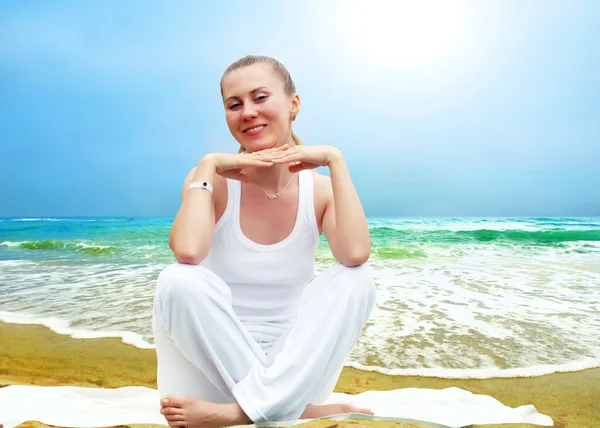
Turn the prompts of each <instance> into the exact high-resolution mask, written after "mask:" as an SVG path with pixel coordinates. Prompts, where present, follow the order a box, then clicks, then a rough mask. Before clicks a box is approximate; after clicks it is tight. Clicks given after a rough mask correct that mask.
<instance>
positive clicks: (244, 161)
mask: <svg viewBox="0 0 600 428" xmlns="http://www.w3.org/2000/svg"><path fill="white" fill-rule="evenodd" d="M287 148H288V144H284V145H283V146H280V147H274V148H272V149H265V150H260V151H257V152H253V153H211V154H209V155H206V156H205V157H204V158H202V160H203V161H207V162H211V163H212V164H213V165H214V167H215V172H216V173H217V174H219V175H221V176H223V177H227V178H232V179H234V180H239V181H243V182H246V183H247V182H250V177H249V176H248V175H247V174H245V173H244V169H245V168H250V167H255V168H269V167H271V166H273V162H272V161H271V160H272V159H273V158H274V157H276V156H278V155H279V153H281V152H283V151H285V150H286V149H287Z"/></svg>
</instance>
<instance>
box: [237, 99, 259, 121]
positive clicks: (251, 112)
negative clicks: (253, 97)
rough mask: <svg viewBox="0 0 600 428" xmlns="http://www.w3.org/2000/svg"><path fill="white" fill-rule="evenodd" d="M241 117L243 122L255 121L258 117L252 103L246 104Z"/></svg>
mask: <svg viewBox="0 0 600 428" xmlns="http://www.w3.org/2000/svg"><path fill="white" fill-rule="evenodd" d="M240 113H241V115H242V119H243V120H248V119H253V118H255V117H256V116H258V112H257V111H256V108H254V106H253V105H252V104H251V103H245V104H244V105H243V106H242V109H241V112H240Z"/></svg>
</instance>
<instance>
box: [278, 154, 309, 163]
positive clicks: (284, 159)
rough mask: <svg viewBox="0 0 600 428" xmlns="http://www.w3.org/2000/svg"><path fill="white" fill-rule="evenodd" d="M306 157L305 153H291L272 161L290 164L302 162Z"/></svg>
mask: <svg viewBox="0 0 600 428" xmlns="http://www.w3.org/2000/svg"><path fill="white" fill-rule="evenodd" d="M303 157H304V154H303V153H290V154H286V155H284V156H281V157H277V158H273V159H271V162H273V163H288V162H293V161H301V160H302V158H303Z"/></svg>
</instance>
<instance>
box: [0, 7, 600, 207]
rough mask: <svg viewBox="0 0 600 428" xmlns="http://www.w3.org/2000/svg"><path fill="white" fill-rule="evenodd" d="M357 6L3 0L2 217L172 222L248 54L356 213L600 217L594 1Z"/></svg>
mask: <svg viewBox="0 0 600 428" xmlns="http://www.w3.org/2000/svg"><path fill="white" fill-rule="evenodd" d="M363 4H364V5H366V6H361V4H360V3H357V2H352V1H348V2H342V1H329V2H322V3H319V2H316V1H315V2H302V3H298V2H293V3H292V2H266V1H265V2H261V1H254V2H238V1H228V2H226V3H222V2H214V4H213V3H212V2H211V3H210V6H209V3H208V2H206V3H205V2H187V3H186V2H177V3H176V4H175V3H168V2H148V1H143V2H142V1H138V2H133V1H132V2H120V1H102V2H100V1H97V2H75V1H65V2H45V1H44V2H43V1H39V2H36V1H28V2H19V1H12V2H3V3H2V5H1V6H0V141H1V144H2V148H1V151H0V153H1V155H0V201H1V202H0V216H2V217H9V216H17V217H19V216H174V215H175V214H176V212H177V209H178V208H179V203H180V195H181V185H182V182H183V179H184V177H185V175H186V173H187V172H188V171H189V169H190V168H191V167H192V166H193V165H195V164H196V163H197V161H198V160H199V159H200V158H201V157H202V156H203V155H204V154H206V153H209V152H214V151H221V152H227V151H230V152H233V151H236V150H237V144H236V142H235V140H234V139H233V137H232V136H231V135H230V134H229V132H228V130H227V126H226V123H225V118H224V111H223V106H222V103H221V99H220V94H219V80H220V78H221V74H222V72H223V71H224V69H225V68H226V67H227V66H228V65H229V64H230V63H231V62H233V61H235V60H237V59H238V58H240V57H242V56H244V55H246V54H249V53H252V54H264V55H270V56H273V57H275V58H277V59H279V60H280V61H281V62H283V63H284V64H285V65H286V66H287V67H288V69H289V70H290V72H291V74H292V77H293V78H294V80H295V83H296V87H297V90H298V93H299V94H300V96H301V100H302V108H301V112H300V115H299V116H298V119H297V120H296V122H295V123H294V131H295V132H296V133H297V134H298V135H299V136H300V138H302V139H303V140H304V141H305V143H306V144H314V145H321V144H330V145H335V146H337V147H339V148H340V149H341V150H342V152H343V153H344V154H345V156H346V159H347V163H348V165H349V167H350V172H351V174H352V178H353V180H354V183H355V185H356V188H357V190H358V192H359V195H360V196H361V200H362V201H363V205H364V207H365V210H366V212H367V215H370V216H593V215H600V167H599V163H600V161H599V160H600V73H598V70H600V50H599V49H598V47H597V46H598V44H599V43H600V3H599V2H596V1H588V2H583V1H573V2H567V1H526V2H523V1H516V0H515V1H486V2H479V1H471V2H468V1H460V2H459V1H456V2H451V3H450V4H451V6H450V7H448V6H443V5H442V3H438V4H436V3H435V2H430V1H425V2H416V1H415V2H412V3H411V2H402V1H400V2H394V3H384V2H377V1H373V2H364V3H363ZM446 4H448V3H446ZM300 5H302V6H300Z"/></svg>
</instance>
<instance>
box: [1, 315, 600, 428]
mask: <svg viewBox="0 0 600 428" xmlns="http://www.w3.org/2000/svg"><path fill="white" fill-rule="evenodd" d="M0 344H1V346H0V386H6V385H46V386H55V385H72V386H86V387H102V388H118V387H123V386H134V385H135V386H146V387H149V388H156V352H155V350H154V349H138V348H135V347H133V346H131V345H126V344H124V343H122V342H121V340H120V339H116V338H103V339H73V338H71V337H69V336H65V335H59V334H56V333H54V332H52V331H51V330H49V329H48V328H46V327H44V326H38V325H19V324H5V323H0ZM451 386H454V387H459V388H462V389H465V390H468V391H471V392H473V393H479V394H486V395H490V396H492V397H494V398H496V399H498V400H500V401H501V402H502V403H503V404H505V405H508V406H511V407H517V406H521V405H524V404H533V405H534V406H535V407H536V408H537V410H538V411H539V412H540V413H543V414H547V415H549V416H551V417H552V419H553V420H554V423H555V426H556V427H585V428H594V427H600V368H596V369H589V370H584V371H579V372H570V373H557V374H552V375H546V376H539V377H530V378H514V379H483V380H460V379H438V378H428V377H417V376H410V377H409V376H388V375H382V374H379V373H374V372H364V371H360V370H356V369H353V368H349V367H346V368H345V369H344V370H343V372H342V374H341V376H340V380H339V382H338V384H337V386H336V389H335V391H336V392H346V393H352V394H356V393H359V392H363V391H366V390H369V389H374V390H389V389H398V388H408V387H414V388H437V389H442V388H447V387H451ZM165 422H166V421H165ZM359 425H360V426H364V427H366V426H369V427H387V426H390V427H391V426H394V427H409V426H416V425H408V424H401V423H382V422H373V421H356V422H352V421H348V422H333V421H315V422H311V423H309V424H305V425H298V426H299V427H306V426H310V427H319V428H325V427H327V428H333V427H335V428H340V427H343V426H354V427H356V426H359ZM47 426H48V425H44V424H41V423H38V422H34V421H28V422H26V423H24V424H21V425H20V427H40V428H41V427H47ZM89 426H91V427H93V426H94V421H90V423H89ZM144 426H146V427H149V426H150V425H132V427H144ZM156 426H159V425H156ZM165 426H166V423H165ZM485 426H486V427H502V428H507V427H528V426H529V427H531V426H533V425H528V424H503V425H485Z"/></svg>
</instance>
